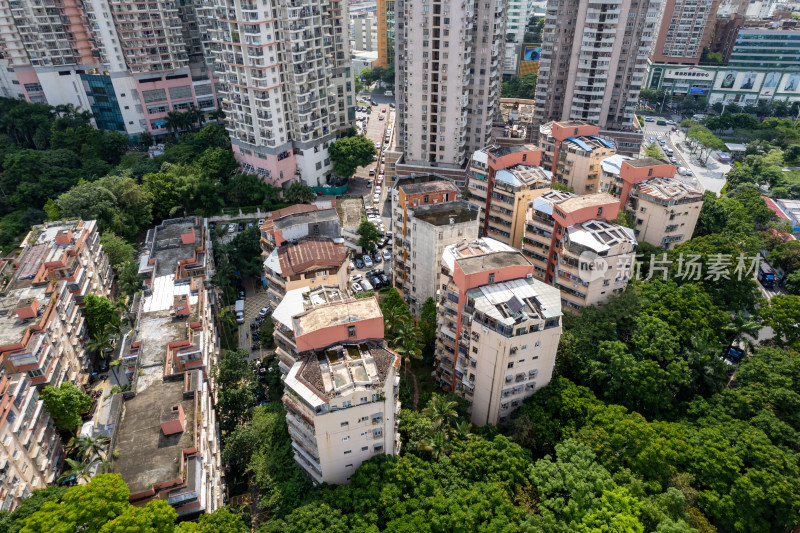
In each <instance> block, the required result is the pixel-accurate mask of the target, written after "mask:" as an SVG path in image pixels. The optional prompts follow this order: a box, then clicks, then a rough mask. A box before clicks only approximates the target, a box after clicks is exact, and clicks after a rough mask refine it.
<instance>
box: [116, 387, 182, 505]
mask: <svg viewBox="0 0 800 533" xmlns="http://www.w3.org/2000/svg"><path fill="white" fill-rule="evenodd" d="M183 391H184V380H182V379H181V380H178V381H171V382H164V381H162V382H159V383H155V384H153V385H151V386H150V387H148V388H147V389H146V390H144V391H142V392H140V393H137V394H136V396H135V397H134V398H132V399H130V400H127V401H126V402H125V410H124V414H123V415H122V421H121V423H120V427H119V433H118V434H117V445H116V450H119V457H118V458H117V459H115V460H114V463H113V469H114V472H117V473H118V474H120V475H121V476H122V479H123V481H125V483H127V484H128V488H130V490H131V494H135V493H137V492H142V491H145V490H147V489H148V488H149V487H150V486H151V485H153V484H155V483H160V482H163V481H169V480H171V479H175V478H178V477H180V469H181V464H182V461H181V460H182V452H183V450H184V448H191V447H192V443H193V442H194V435H193V426H194V418H195V410H194V399H193V398H188V399H184V398H183ZM178 404H180V405H181V406H183V412H184V414H185V416H186V425H185V428H184V431H182V432H181V433H177V434H174V435H169V436H166V435H164V434H163V432H162V431H161V416H162V411H163V409H164V407H165V406H167V407H171V406H173V405H178Z"/></svg>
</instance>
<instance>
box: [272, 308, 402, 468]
mask: <svg viewBox="0 0 800 533" xmlns="http://www.w3.org/2000/svg"><path fill="white" fill-rule="evenodd" d="M292 321H293V333H294V343H295V346H296V349H297V362H295V363H294V364H293V365H292V367H291V369H290V370H289V372H288V374H287V375H286V377H285V379H284V390H285V393H284V396H283V404H284V407H285V408H286V422H287V424H288V426H289V435H290V436H291V438H292V448H293V450H294V458H295V461H296V462H297V464H298V465H299V466H300V468H301V469H302V470H303V471H304V472H305V473H306V474H307V475H308V477H309V478H311V480H312V481H313V482H314V483H347V482H348V481H349V479H350V476H351V475H352V474H353V472H355V470H356V469H357V468H358V467H359V466H360V465H361V463H363V462H364V461H366V460H368V459H370V458H371V457H374V456H375V455H379V454H389V455H395V454H397V453H399V452H400V434H399V432H398V430H397V415H398V413H399V412H400V402H399V401H398V392H399V383H400V377H399V375H398V370H399V368H400V356H398V355H397V354H396V353H394V352H393V351H391V350H389V349H388V348H387V347H386V343H385V342H384V340H383V315H382V314H381V310H380V306H379V305H378V301H377V300H376V299H375V298H364V299H360V300H353V299H348V300H345V301H341V302H333V303H329V304H326V305H320V306H315V307H313V308H312V309H310V310H308V311H305V312H303V313H301V314H299V315H296V316H295V317H294V318H292Z"/></svg>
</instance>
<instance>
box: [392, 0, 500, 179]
mask: <svg viewBox="0 0 800 533" xmlns="http://www.w3.org/2000/svg"><path fill="white" fill-rule="evenodd" d="M505 8H506V4H505V2H501V1H500V0H489V1H487V2H479V3H476V4H472V3H469V2H463V3H452V2H443V1H440V0H437V1H434V2H432V3H427V2H410V1H406V0H401V1H396V2H395V12H396V13H397V17H396V24H397V30H396V39H395V40H396V43H397V45H396V46H395V73H396V74H395V75H396V80H397V81H396V84H395V86H396V93H397V126H398V127H397V134H398V144H399V149H400V150H401V151H402V152H404V156H403V161H402V164H401V165H398V174H400V175H410V174H412V173H414V172H416V173H420V172H425V169H426V168H427V169H429V168H430V167H437V169H440V170H439V171H441V170H442V169H450V170H460V171H461V172H462V173H463V170H464V167H465V165H466V163H467V161H468V158H469V154H471V153H472V152H474V151H475V150H478V149H480V148H483V147H484V146H487V145H488V144H489V139H490V137H491V130H492V121H493V120H494V118H495V116H496V115H497V113H498V111H499V105H500V100H499V99H500V82H501V74H502V68H503V67H502V59H503V56H504V52H505V43H504V41H505V29H506V23H505V20H506V17H505Z"/></svg>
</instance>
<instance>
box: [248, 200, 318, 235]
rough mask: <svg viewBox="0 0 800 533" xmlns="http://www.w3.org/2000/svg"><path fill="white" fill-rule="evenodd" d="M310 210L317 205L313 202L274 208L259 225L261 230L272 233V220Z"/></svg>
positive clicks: (273, 229) (315, 209) (314, 209)
mask: <svg viewBox="0 0 800 533" xmlns="http://www.w3.org/2000/svg"><path fill="white" fill-rule="evenodd" d="M311 211H317V206H316V205H314V204H295V205H290V206H289V207H284V208H283V209H276V210H275V211H273V212H272V213H270V214H269V217H267V220H265V221H264V224H262V226H261V230H262V231H265V232H267V233H272V232H273V231H275V228H274V222H275V221H276V220H278V219H280V218H283V217H285V216H287V215H295V214H297V213H310V212H311Z"/></svg>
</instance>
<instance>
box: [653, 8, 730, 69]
mask: <svg viewBox="0 0 800 533" xmlns="http://www.w3.org/2000/svg"><path fill="white" fill-rule="evenodd" d="M718 6H719V0H698V1H697V2H681V1H679V0H665V1H664V14H663V16H662V18H661V26H660V27H659V30H658V37H657V38H656V41H655V45H654V47H653V53H652V54H651V56H650V59H651V61H653V62H654V63H667V64H674V65H697V64H698V63H699V62H700V56H701V55H702V54H703V48H704V47H707V46H709V44H710V43H711V38H712V36H713V34H714V21H715V19H716V16H717V7H718Z"/></svg>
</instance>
